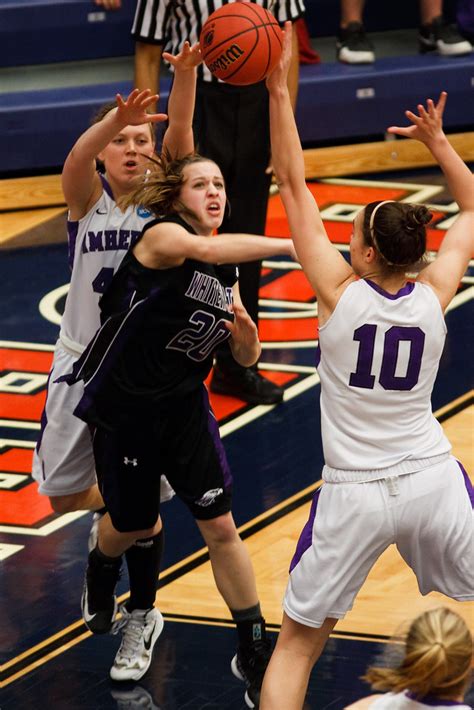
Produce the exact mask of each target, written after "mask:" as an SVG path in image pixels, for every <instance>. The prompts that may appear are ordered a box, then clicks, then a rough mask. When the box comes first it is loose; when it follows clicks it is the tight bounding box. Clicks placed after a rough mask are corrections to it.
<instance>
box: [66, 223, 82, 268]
mask: <svg viewBox="0 0 474 710" xmlns="http://www.w3.org/2000/svg"><path fill="white" fill-rule="evenodd" d="M78 231H79V222H70V221H69V220H68V222H67V243H68V247H67V262H68V264H69V268H70V269H71V271H72V267H73V266H74V256H75V253H76V241H77V232H78Z"/></svg>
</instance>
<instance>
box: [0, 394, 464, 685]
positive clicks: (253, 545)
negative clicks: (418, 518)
mask: <svg viewBox="0 0 474 710" xmlns="http://www.w3.org/2000/svg"><path fill="white" fill-rule="evenodd" d="M472 399H473V392H472V391H471V392H467V393H465V394H464V395H463V396H461V397H458V398H457V399H455V400H453V401H452V402H450V403H449V404H448V405H446V406H445V407H442V408H441V409H439V410H438V411H437V412H435V416H436V417H437V418H438V419H440V420H442V421H443V426H445V428H446V426H447V425H448V426H449V420H452V421H451V427H450V428H451V431H450V432H449V434H448V435H449V436H450V437H451V438H453V433H454V432H455V431H459V430H460V428H462V427H461V426H460V419H459V417H461V416H462V415H463V414H464V413H466V412H467V411H468V409H469V407H470V408H471V409H470V410H469V415H470V417H471V418H472V413H473V411H474V409H473V408H472ZM456 418H458V419H457V420H456ZM470 426H472V422H471V423H468V424H467V428H468V430H469V427H470ZM453 443H454V442H453ZM454 450H455V451H456V445H455V444H454ZM457 455H459V456H460V458H461V460H462V458H463V457H462V456H461V455H460V454H457ZM471 458H472V452H471ZM473 463H474V462H473V461H471V462H468V461H467V460H465V465H466V467H467V468H468V469H469V467H470V466H472V464H473ZM321 485H322V481H321V480H319V481H317V482H315V483H314V484H312V485H311V486H308V487H307V488H305V489H304V490H302V491H300V492H298V493H297V494H295V495H293V496H290V497H289V498H287V499H286V500H284V501H282V502H281V503H279V504H277V505H276V506H274V507H273V508H271V509H270V510H268V511H266V512H265V513H262V514H261V515H259V516H256V517H255V518H253V519H252V520H251V521H249V522H248V523H246V524H244V525H242V526H240V527H239V533H240V534H241V536H242V538H243V539H245V540H246V541H247V545H248V546H249V548H250V552H251V556H252V559H253V562H254V566H255V569H256V573H257V583H258V587H259V593H260V596H261V599H262V606H263V608H264V610H265V614H266V617H267V620H268V622H269V623H268V625H269V628H273V629H274V630H277V629H278V628H279V624H280V618H281V599H282V596H283V591H284V586H285V585H286V576H287V569H286V568H287V566H288V561H289V560H290V559H291V556H292V554H293V551H294V549H295V545H296V541H297V538H298V536H299V533H300V530H301V529H302V526H303V524H304V522H305V521H306V518H307V515H308V512H309V506H310V501H311V499H312V496H313V494H314V492H315V491H316V490H317V489H318V488H319V487H320V486H321ZM275 523H278V529H276V528H274V534H275V540H274V542H273V543H272V545H278V552H277V551H276V548H275V547H273V548H272V549H271V550H270V546H269V543H268V539H267V540H263V541H262V539H261V538H260V539H259V535H260V534H265V535H266V533H267V532H268V530H269V529H271V528H272V526H274V524H275ZM283 525H285V526H286V528H287V531H286V532H285V530H283V529H282V526H283ZM282 537H284V538H285V540H284V550H283V551H282V549H281V538H282ZM275 541H276V542H275ZM269 551H270V552H269ZM387 553H388V554H387ZM267 554H270V557H271V559H272V564H271V565H270V567H268V565H267V570H266V571H264V573H263V575H262V571H261V570H262V565H261V563H260V561H259V557H260V558H261V557H262V556H265V555H267ZM275 560H284V561H285V562H284V564H283V566H280V568H278V567H277V566H276V565H275ZM397 564H399V559H398V560H397V555H395V554H394V551H393V550H392V551H390V548H389V551H387V552H386V553H384V556H383V557H382V558H381V560H380V561H379V562H378V563H377V565H376V566H375V567H374V569H373V571H372V572H371V574H370V575H369V578H368V581H367V582H366V584H365V585H364V587H363V588H362V590H361V592H360V594H359V598H358V601H356V604H355V605H354V609H353V610H352V612H350V614H349V615H348V617H347V618H346V619H345V620H342V621H341V622H339V623H338V626H337V627H336V629H335V631H334V634H333V635H334V637H340V638H348V639H349V638H351V639H356V640H365V641H374V642H375V641H376V642H380V641H384V642H385V641H387V640H389V639H390V638H391V637H392V635H393V633H394V632H395V631H396V628H397V621H398V622H399V623H401V622H402V621H403V614H402V615H400V618H398V616H397V615H395V621H392V626H391V627H389V628H388V629H387V628H386V626H385V627H384V626H381V625H380V622H377V624H378V625H376V622H375V621H374V612H373V610H372V611H371V612H370V613H369V614H368V615H367V612H364V611H363V610H359V607H360V606H362V605H363V604H365V603H366V602H367V597H368V602H369V603H370V605H371V606H372V607H373V604H374V599H373V593H371V592H370V585H372V586H373V587H374V589H375V588H377V589H378V590H379V589H380V585H381V584H382V585H383V584H384V583H386V580H387V577H388V578H389V580H390V581H389V586H390V589H391V596H392V598H393V597H396V596H397V594H398V592H399V585H401V588H403V590H404V591H403V594H404V595H406V594H407V593H408V592H407V586H408V587H409V589H410V591H409V596H413V599H412V600H411V603H412V604H414V605H415V606H416V607H419V608H420V610H422V609H423V608H425V607H426V606H427V605H428V606H435V605H438V604H439V603H440V600H442V603H443V604H448V605H450V606H451V605H452V606H453V608H455V609H456V610H457V611H459V613H461V614H462V615H463V616H464V617H465V618H466V620H467V621H470V620H472V619H471V617H472V614H473V612H474V602H464V603H463V604H461V603H459V602H452V601H451V600H447V599H446V597H444V596H442V595H436V594H433V595H429V597H425V598H422V597H420V595H419V593H417V591H416V589H414V581H413V580H410V579H409V576H410V575H411V576H412V577H413V575H412V573H411V572H410V570H409V569H408V568H406V565H405V563H403V562H402V565H403V566H404V568H406V569H404V571H403V572H402V574H400V572H394V565H397ZM387 570H388V574H387ZM188 575H192V579H191V578H190V577H188ZM197 575H199V577H197ZM268 575H270V579H268ZM187 577H188V579H186V578H187ZM203 580H204V581H203ZM275 580H278V581H275ZM183 585H184V587H185V588H186V587H187V591H185V592H183ZM200 587H201V589H202V588H203V587H204V591H203V593H202V598H201V601H199V596H200V592H199V588H200ZM367 587H368V588H369V591H367ZM412 587H413V589H412ZM262 589H263V593H262ZM377 594H378V596H379V597H381V600H380V601H381V603H382V612H383V616H384V617H385V616H386V615H387V598H388V595H387V594H386V593H384V594H382V595H380V593H379V591H378V592H377ZM128 596H129V595H128V593H126V594H123V595H121V596H120V598H119V601H120V602H123V601H125V600H126V599H127V598H128ZM269 597H270V598H269ZM180 599H181V600H184V599H187V601H186V604H185V607H186V608H187V609H189V607H190V606H192V604H194V603H197V604H200V606H199V608H198V609H196V610H194V611H193V613H191V614H189V613H186V614H184V613H182V614H180V613H177V612H176V605H177V604H179V600H180ZM157 603H158V606H159V608H160V610H161V611H162V613H163V614H164V616H165V618H166V619H168V620H172V621H177V622H182V623H190V624H192V623H199V624H204V625H210V624H211V625H222V626H229V627H231V626H232V622H231V620H230V618H229V617H228V610H227V608H226V607H225V605H224V604H223V602H222V600H221V599H220V597H219V595H218V593H217V590H216V589H215V584H214V581H213V579H212V572H211V570H210V562H209V555H208V552H207V548H201V549H200V550H197V551H196V552H194V553H193V554H192V555H189V556H188V557H186V558H185V559H183V560H181V561H180V562H178V563H177V564H175V565H172V566H171V567H169V568H167V569H166V570H164V571H163V572H162V574H161V575H160V586H159V590H158V593H157ZM374 626H375V630H374V632H373V633H366V631H365V630H366V629H367V628H374ZM91 635H92V634H91V633H90V632H89V631H86V630H85V626H84V623H83V622H82V621H81V620H78V621H76V622H74V623H73V624H71V625H69V626H67V627H66V628H65V629H63V630H61V631H60V632H58V633H56V634H54V635H53V636H51V637H49V638H47V639H45V640H44V641H42V642H41V643H39V644H37V645H35V646H33V647H32V648H31V649H28V650H27V651H25V652H24V653H22V654H20V655H18V656H16V657H15V658H12V659H11V660H9V661H7V662H6V663H5V664H4V665H3V666H2V672H3V675H4V678H5V680H4V682H3V685H8V684H10V683H13V682H14V681H15V680H17V679H18V678H20V677H22V676H24V675H26V674H28V673H29V672H31V671H32V670H34V669H35V668H37V667H38V666H39V665H42V664H44V663H47V662H48V661H50V660H52V659H53V658H55V657H56V656H58V655H59V654H60V653H62V652H65V651H67V650H68V649H69V648H71V647H72V646H74V645H76V644H78V643H80V642H81V641H83V640H84V639H86V638H89V637H90V636H91ZM9 670H10V673H8V671H9Z"/></svg>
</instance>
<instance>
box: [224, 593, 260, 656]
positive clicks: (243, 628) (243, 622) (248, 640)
mask: <svg viewBox="0 0 474 710" xmlns="http://www.w3.org/2000/svg"><path fill="white" fill-rule="evenodd" d="M230 612H231V614H232V618H233V619H234V621H235V623H236V626H237V633H238V635H239V646H250V645H251V644H252V643H254V641H261V640H264V639H266V631H265V619H264V618H263V616H262V612H261V609H260V604H259V603H258V604H255V606H251V607H249V608H248V609H239V610H235V609H234V610H233V609H231V610H230Z"/></svg>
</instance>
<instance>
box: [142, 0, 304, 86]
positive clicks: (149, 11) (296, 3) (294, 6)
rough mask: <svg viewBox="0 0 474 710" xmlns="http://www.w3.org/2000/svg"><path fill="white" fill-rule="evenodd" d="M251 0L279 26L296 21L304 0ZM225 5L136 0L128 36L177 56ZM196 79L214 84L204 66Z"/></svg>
mask: <svg viewBox="0 0 474 710" xmlns="http://www.w3.org/2000/svg"><path fill="white" fill-rule="evenodd" d="M230 1H231V2H233V1H234V0H230ZM253 1H255V2H256V4H257V5H261V6H262V7H264V8H266V9H267V10H270V12H272V13H273V14H274V15H275V17H276V18H277V20H278V21H279V22H281V23H283V22H286V21H287V20H296V19H298V17H301V16H302V15H303V13H304V11H305V6H304V0H253ZM227 4H228V3H227V1H226V0H138V3H137V9H136V12H135V19H134V21H133V27H132V36H133V38H134V39H135V40H138V41H140V42H147V43H152V44H162V45H164V48H165V50H166V51H167V52H171V54H177V53H178V52H179V50H180V48H181V46H182V44H183V42H184V41H185V40H188V41H189V42H190V43H191V44H195V43H196V42H198V41H199V35H200V34H201V29H202V26H203V24H204V23H205V21H206V20H207V18H208V17H209V15H210V14H211V13H213V12H214V10H217V9H218V8H220V7H222V5H227ZM199 78H202V79H204V80H205V81H217V79H214V77H213V76H212V75H211V73H210V71H209V70H208V69H207V67H206V66H205V65H204V64H202V65H201V66H200V67H199Z"/></svg>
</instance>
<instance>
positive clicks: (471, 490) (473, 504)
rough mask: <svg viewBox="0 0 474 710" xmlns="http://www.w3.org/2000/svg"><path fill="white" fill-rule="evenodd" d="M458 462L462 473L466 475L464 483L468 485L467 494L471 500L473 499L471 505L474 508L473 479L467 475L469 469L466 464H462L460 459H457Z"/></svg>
mask: <svg viewBox="0 0 474 710" xmlns="http://www.w3.org/2000/svg"><path fill="white" fill-rule="evenodd" d="M457 464H458V466H459V468H460V469H461V473H462V475H463V476H464V483H465V486H466V490H467V495H468V496H469V500H470V501H471V506H472V507H473V508H474V488H473V486H472V483H471V479H470V478H469V476H468V475H467V471H466V469H465V468H464V466H463V465H462V463H461V462H460V461H457Z"/></svg>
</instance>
